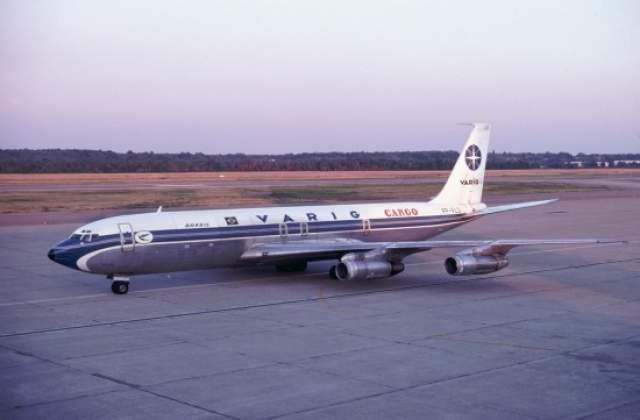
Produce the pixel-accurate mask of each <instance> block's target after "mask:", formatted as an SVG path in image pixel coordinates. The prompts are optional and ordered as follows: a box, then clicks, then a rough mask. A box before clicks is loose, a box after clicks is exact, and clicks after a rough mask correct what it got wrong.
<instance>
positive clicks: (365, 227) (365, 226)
mask: <svg viewBox="0 0 640 420" xmlns="http://www.w3.org/2000/svg"><path fill="white" fill-rule="evenodd" d="M362 233H363V234H365V235H368V234H370V233H371V220H369V219H362Z"/></svg>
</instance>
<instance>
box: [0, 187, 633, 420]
mask: <svg viewBox="0 0 640 420" xmlns="http://www.w3.org/2000/svg"><path fill="white" fill-rule="evenodd" d="M74 227H75V225H72V224H58V225H46V226H43V225H40V226H5V227H2V228H0V278H1V279H2V289H1V290H0V386H1V387H2V393H0V418H7V419H9V418H11V419H36V418H60V419H70V418H91V419H94V420H96V419H116V418H154V419H164V418H170V419H175V418H198V419H201V418H211V419H224V418H231V419H271V418H286V419H293V418H295V419H329V418H331V419H334V418H345V419H389V418H406V419H424V418H432V419H439V418H447V419H459V418H464V419H467V418H468V419H476V418H477V419H487V418H491V419H516V418H518V419H519V418H522V419H583V418H584V419H594V420H595V419H611V418H615V419H637V418H639V417H640V287H639V285H640V252H639V251H640V198H637V197H626V198H625V197H620V198H615V199H611V198H606V199H601V198H600V199H581V200H572V201H560V202H557V203H554V204H552V205H549V206H544V207H538V208H531V209H525V210H521V211H516V212H511V213H506V214H500V215H493V216H487V217H485V218H484V219H481V220H480V221H476V222H473V223H471V224H469V225H466V226H463V227H462V228H460V229H457V230H455V231H453V232H450V233H447V234H446V235H443V236H441V237H440V238H441V239H462V238H468V239H473V238H483V239H490V238H572V237H573V238H588V237H603V238H626V239H629V240H630V241H631V242H630V243H629V244H627V245H625V244H613V245H600V246H559V247H555V248H548V247H547V248H518V249H516V250H514V251H512V253H511V254H510V256H511V258H510V260H511V265H510V266H509V267H507V268H506V269H504V270H503V271H499V272H497V273H494V274H489V275H483V276H473V277H451V276H449V275H447V274H446V273H445V272H444V268H443V266H442V263H443V260H444V258H445V257H446V256H447V252H446V251H432V252H427V253H423V254H418V255H415V256H412V257H410V258H408V259H407V260H406V262H407V263H408V266H407V270H406V271H405V272H404V273H402V274H400V275H398V276H396V277H393V278H390V279H382V280H375V281H357V282H346V283H340V282H336V281H333V280H330V279H329V278H328V276H327V271H328V268H329V266H330V264H329V263H314V264H311V265H310V268H309V270H308V271H307V272H306V273H304V274H277V273H275V272H274V270H272V269H270V268H268V267H262V268H252V269H241V270H210V271H194V272H186V273H175V274H170V275H148V276H140V277H138V278H133V279H132V283H131V291H130V293H129V294H128V295H125V296H116V295H113V294H112V293H111V292H110V290H109V282H108V281H107V280H106V279H104V278H102V277H100V276H93V275H89V274H84V273H79V272H74V271H71V270H69V269H66V268H64V267H62V266H59V265H56V264H54V263H52V262H51V261H49V260H48V259H47V257H46V251H47V250H48V247H49V246H50V245H51V244H53V243H54V242H56V241H58V240H61V239H62V238H63V237H65V236H67V235H68V234H69V233H70V232H71V231H72V230H73V228H74Z"/></svg>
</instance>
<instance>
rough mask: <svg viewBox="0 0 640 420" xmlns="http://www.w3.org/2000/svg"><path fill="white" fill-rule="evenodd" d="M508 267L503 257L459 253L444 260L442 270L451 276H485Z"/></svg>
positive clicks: (507, 262) (506, 260) (507, 261)
mask: <svg viewBox="0 0 640 420" xmlns="http://www.w3.org/2000/svg"><path fill="white" fill-rule="evenodd" d="M507 265H509V260H508V259H507V257H505V256H504V255H499V254H498V255H478V256H475V255H473V254H467V253H460V254H456V255H454V256H453V257H449V258H447V259H446V260H444V268H445V269H446V270H447V273H449V274H451V275H452V276H468V275H471V274H486V273H493V272H494V271H498V270H501V269H503V268H505V267H506V266H507Z"/></svg>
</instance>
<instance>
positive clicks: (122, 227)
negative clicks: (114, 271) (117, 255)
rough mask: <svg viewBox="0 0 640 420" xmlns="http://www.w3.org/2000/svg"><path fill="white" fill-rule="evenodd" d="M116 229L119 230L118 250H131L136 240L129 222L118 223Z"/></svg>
mask: <svg viewBox="0 0 640 420" xmlns="http://www.w3.org/2000/svg"><path fill="white" fill-rule="evenodd" d="M118 231H119V232H120V250H121V251H122V252H130V251H133V250H134V249H135V247H136V241H135V239H134V237H133V226H131V223H118Z"/></svg>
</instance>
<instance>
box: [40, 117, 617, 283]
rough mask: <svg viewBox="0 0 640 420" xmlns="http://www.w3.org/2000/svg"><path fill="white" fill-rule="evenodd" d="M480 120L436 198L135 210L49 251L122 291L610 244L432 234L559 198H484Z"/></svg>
mask: <svg viewBox="0 0 640 420" xmlns="http://www.w3.org/2000/svg"><path fill="white" fill-rule="evenodd" d="M469 125H471V126H472V127H473V129H472V131H471V134H470V135H469V138H468V140H467V142H466V143H465V145H464V147H463V149H462V152H461V153H460V155H459V157H458V159H457V161H456V163H455V165H454V167H453V170H452V171H451V173H450V175H449V178H448V179H447V182H446V183H445V185H444V187H443V188H442V190H441V191H440V193H439V194H438V195H437V196H435V197H434V198H433V199H432V200H430V201H425V202H395V203H365V204H341V205H314V206H293V207H263V208H229V209H215V210H196V211H175V212H169V211H163V210H162V207H159V208H158V210H157V211H156V212H154V213H141V214H130V215H123V216H115V217H109V218H106V219H102V220H98V221H95V222H92V223H89V224H87V225H84V226H82V227H80V228H78V229H76V230H75V231H74V232H73V233H72V234H71V236H70V237H69V238H67V239H65V240H63V241H62V242H60V243H58V244H57V245H55V246H54V247H53V248H51V249H50V250H49V252H48V257H49V258H50V259H51V260H53V261H55V262H56V263H59V264H62V265H65V266H67V267H70V268H73V269H76V270H80V271H84V272H87V273H97V274H103V275H106V276H107V278H108V279H109V280H111V281H112V284H111V290H112V292H113V293H115V294H126V293H127V292H128V291H129V280H130V276H132V275H139V274H149V273H163V272H174V271H184V270H198V269H211V268H218V267H237V266H247V265H254V264H268V265H274V266H275V267H276V268H277V269H278V270H279V271H285V272H298V271H304V270H306V268H307V264H308V262H310V261H318V260H334V261H336V263H335V264H334V265H333V266H332V267H331V269H330V272H329V274H330V276H331V277H332V278H335V279H339V280H342V281H346V280H359V279H375V278H385V277H391V276H394V275H397V274H399V273H401V272H402V271H403V270H404V268H405V266H404V264H403V262H402V261H403V259H404V258H405V257H407V256H409V255H411V254H415V253H418V252H424V251H429V250H431V249H434V248H463V250H462V251H459V252H457V253H455V254H453V255H451V256H450V257H448V258H446V259H445V261H444V267H445V270H446V272H447V273H449V274H452V275H475V274H485V273H492V272H495V271H498V270H501V269H503V268H504V267H506V266H507V265H508V264H509V260H508V259H507V253H508V252H509V251H510V250H511V249H512V248H514V247H517V246H526V245H532V246H540V245H558V244H590V243H611V242H617V241H610V240H600V239H550V240H532V239H517V240H509V239H500V240H454V241H449V240H447V241H434V240H429V238H432V237H434V236H436V235H439V234H441V233H443V232H446V231H448V230H450V229H453V228H456V227H458V226H461V225H463V224H466V223H469V222H471V221H474V220H476V219H478V218H480V217H483V216H486V215H490V214H496V213H501V212H505V211H511V210H516V209H522V208H526V207H533V206H540V205H544V204H548V203H552V202H554V201H556V200H554V199H551V200H541V201H529V202H520V203H515V204H506V205H499V206H494V207H488V206H487V205H486V204H484V203H483V202H482V190H483V185H484V173H485V166H486V163H487V156H488V153H487V152H488V147H489V137H490V132H491V127H490V125H489V124H486V123H472V124H469Z"/></svg>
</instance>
